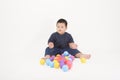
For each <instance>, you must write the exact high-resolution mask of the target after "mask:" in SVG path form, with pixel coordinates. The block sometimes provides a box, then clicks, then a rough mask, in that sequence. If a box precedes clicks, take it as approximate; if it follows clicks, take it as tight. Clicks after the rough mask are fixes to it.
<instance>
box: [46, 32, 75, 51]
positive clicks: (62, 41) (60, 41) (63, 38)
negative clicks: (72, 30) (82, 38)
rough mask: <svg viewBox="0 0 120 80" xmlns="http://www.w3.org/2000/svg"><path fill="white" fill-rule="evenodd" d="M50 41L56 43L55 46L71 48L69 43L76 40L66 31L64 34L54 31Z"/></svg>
mask: <svg viewBox="0 0 120 80" xmlns="http://www.w3.org/2000/svg"><path fill="white" fill-rule="evenodd" d="M49 42H53V43H54V47H55V48H61V49H63V48H69V43H73V42H74V40H73V38H72V36H71V34H69V33H67V32H65V33H64V34H62V35H61V34H59V33H58V32H54V33H53V34H52V35H51V36H50V38H49V40H48V43H49Z"/></svg>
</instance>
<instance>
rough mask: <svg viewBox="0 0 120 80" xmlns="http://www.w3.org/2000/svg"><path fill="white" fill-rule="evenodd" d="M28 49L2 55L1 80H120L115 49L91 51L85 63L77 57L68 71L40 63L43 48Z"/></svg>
mask: <svg viewBox="0 0 120 80" xmlns="http://www.w3.org/2000/svg"><path fill="white" fill-rule="evenodd" d="M18 53H19V52H18ZM28 53H29V55H27V54H28ZM28 53H27V52H26V53H24V54H22V53H21V54H17V53H14V54H12V53H11V54H4V55H3V56H1V59H0V60H1V61H0V62H1V65H0V74H1V76H0V80H41V79H42V80H56V79H58V80H71V79H75V80H80V79H83V80H120V62H119V56H118V55H116V54H114V53H109V54H108V53H101V52H99V53H92V57H91V59H90V60H88V61H87V63H86V64H82V63H80V60H79V59H75V60H74V62H73V67H72V69H71V70H69V71H68V72H63V71H62V70H61V69H54V68H50V67H48V66H47V65H44V66H42V65H40V64H39V60H40V58H41V57H42V56H43V54H40V49H36V50H35V49H34V50H33V51H32V53H31V52H30V51H28ZM33 53H34V54H33ZM103 54H104V55H103Z"/></svg>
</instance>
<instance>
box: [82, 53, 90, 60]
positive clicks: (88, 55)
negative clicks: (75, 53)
mask: <svg viewBox="0 0 120 80" xmlns="http://www.w3.org/2000/svg"><path fill="white" fill-rule="evenodd" d="M90 57H91V55H90V54H82V55H81V56H80V58H86V59H90Z"/></svg>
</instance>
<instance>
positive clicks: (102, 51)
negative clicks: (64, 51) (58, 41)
mask: <svg viewBox="0 0 120 80" xmlns="http://www.w3.org/2000/svg"><path fill="white" fill-rule="evenodd" d="M59 18H64V19H66V20H67V21H68V30H67V31H68V32H69V33H71V34H72V36H73V38H74V40H75V42H76V43H77V44H78V45H79V47H78V49H79V50H80V51H82V52H84V53H90V54H91V55H92V57H91V59H90V60H88V61H87V63H86V64H81V63H80V61H79V59H76V60H75V61H74V63H73V67H72V69H71V70H70V71H68V72H62V71H61V70H60V69H59V70H56V69H51V68H49V67H48V66H46V65H45V66H41V65H40V64H39V60H40V58H41V57H43V55H44V51H45V48H46V47H47V40H48V38H49V36H50V34H51V33H53V32H55V31H56V26H55V25H56V21H57V20H58V19H59ZM0 80H120V1H119V0H0Z"/></svg>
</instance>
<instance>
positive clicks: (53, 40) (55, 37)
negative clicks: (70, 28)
mask: <svg viewBox="0 0 120 80" xmlns="http://www.w3.org/2000/svg"><path fill="white" fill-rule="evenodd" d="M56 26H57V31H56V32H54V33H53V34H52V35H51V36H50V38H49V40H48V47H47V48H46V50H45V58H50V56H52V55H57V54H62V53H63V52H64V51H68V52H69V53H70V54H71V55H73V56H75V57H76V58H82V57H84V58H86V59H89V58H90V56H91V55H90V54H83V53H82V52H80V51H79V50H78V49H77V45H76V44H75V43H74V40H73V38H72V36H71V34H69V33H67V32H66V30H67V21H66V20H65V19H59V20H58V21H57V23H56Z"/></svg>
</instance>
